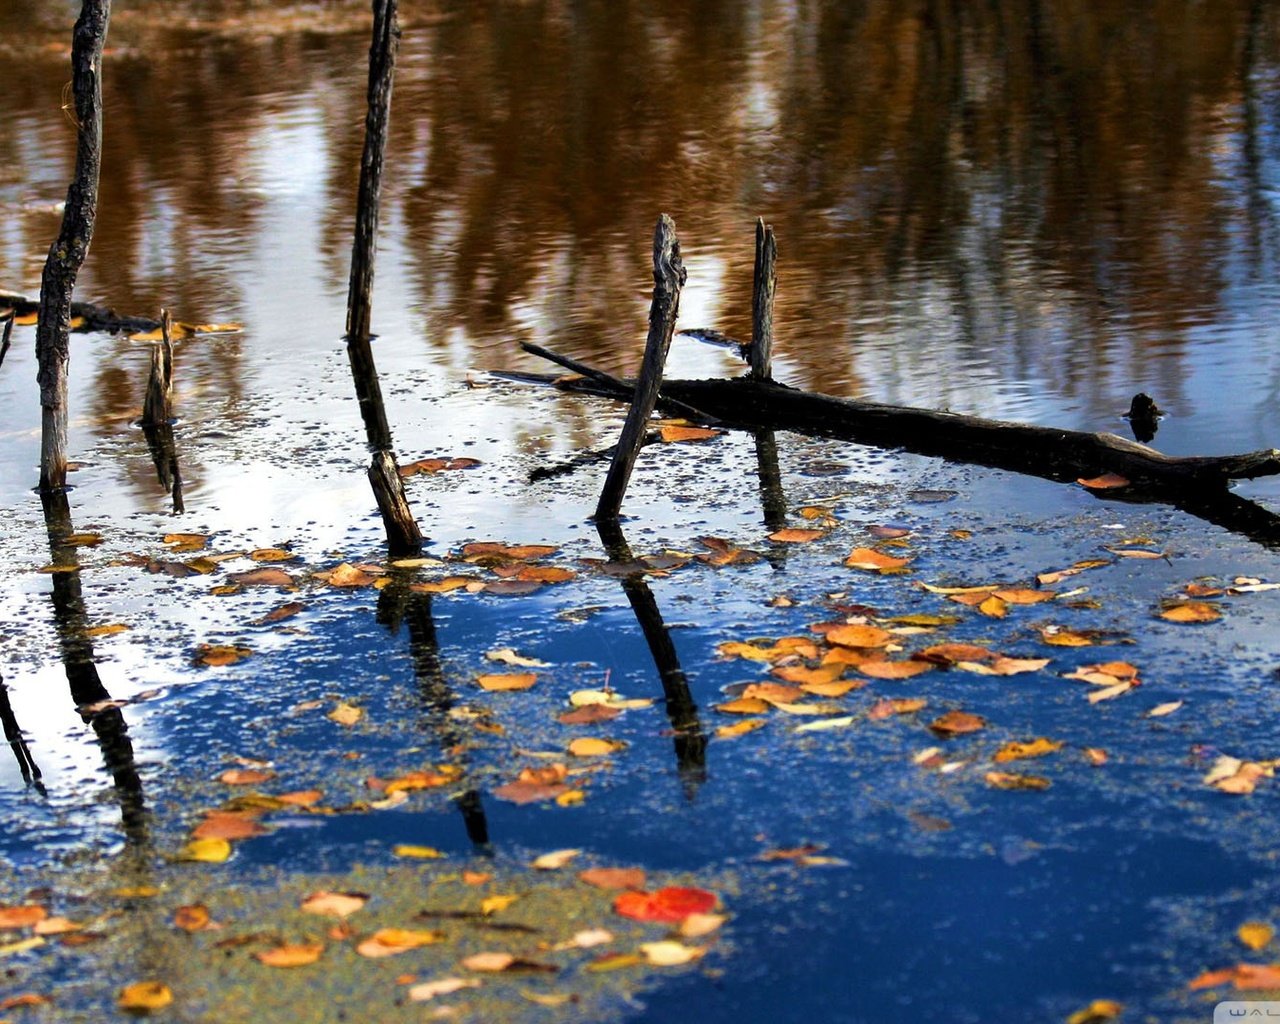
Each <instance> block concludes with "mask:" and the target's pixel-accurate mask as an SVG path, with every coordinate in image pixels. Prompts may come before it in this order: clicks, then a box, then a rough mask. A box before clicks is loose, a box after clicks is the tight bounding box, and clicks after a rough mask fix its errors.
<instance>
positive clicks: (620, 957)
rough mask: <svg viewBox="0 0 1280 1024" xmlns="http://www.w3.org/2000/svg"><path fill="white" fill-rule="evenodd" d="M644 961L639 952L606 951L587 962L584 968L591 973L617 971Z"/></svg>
mask: <svg viewBox="0 0 1280 1024" xmlns="http://www.w3.org/2000/svg"><path fill="white" fill-rule="evenodd" d="M642 963H644V957H642V956H641V955H640V954H639V953H606V954H605V955H604V956H602V957H598V958H597V959H595V960H592V961H591V962H590V963H588V964H587V966H586V970H588V971H591V972H592V973H593V974H598V973H601V972H604V971H619V970H622V969H623V968H625V967H637V966H639V965H640V964H642Z"/></svg>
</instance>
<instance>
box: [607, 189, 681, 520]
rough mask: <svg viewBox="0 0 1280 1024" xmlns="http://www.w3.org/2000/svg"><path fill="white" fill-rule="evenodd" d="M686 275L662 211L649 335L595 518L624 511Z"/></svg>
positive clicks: (656, 232)
mask: <svg viewBox="0 0 1280 1024" xmlns="http://www.w3.org/2000/svg"><path fill="white" fill-rule="evenodd" d="M685 277H686V273H685V269H684V263H683V262H682V261H681V259H680V242H679V240H678V239H677V238H676V226H675V222H674V221H673V220H672V219H671V218H670V217H668V216H667V215H666V214H665V213H664V214H662V215H661V216H660V217H659V218H658V224H657V227H656V228H655V229H654V232H653V300H652V302H651V303H650V305H649V336H648V338H647V339H646V341H645V349H644V359H643V361H642V362H641V365H640V383H639V386H638V387H637V388H636V390H635V396H634V398H633V399H632V402H631V409H630V410H629V411H628V413H627V419H626V422H625V423H624V424H623V426H622V436H621V437H620V438H619V440H618V449H617V451H616V452H614V456H613V461H612V462H611V463H610V464H609V472H608V475H607V476H606V477H605V481H604V487H603V488H602V489H601V491H600V500H599V502H597V504H596V518H597V519H616V518H617V517H618V512H619V511H620V510H621V508H622V497H623V495H624V494H625V493H626V491H627V483H628V482H629V481H630V480H631V471H632V470H633V469H634V468H635V464H636V456H637V455H638V454H639V452H640V447H641V445H642V444H643V443H644V432H645V425H646V424H647V423H648V422H649V417H650V416H651V415H653V409H654V406H655V405H656V404H657V401H658V390H659V388H660V387H661V385H662V368H663V366H664V365H665V364H666V361H667V352H668V350H669V349H670V348H671V337H672V335H673V334H674V333H675V326H676V316H677V315H678V314H679V312H680V289H681V288H682V287H684V282H685Z"/></svg>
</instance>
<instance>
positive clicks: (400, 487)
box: [369, 450, 422, 556]
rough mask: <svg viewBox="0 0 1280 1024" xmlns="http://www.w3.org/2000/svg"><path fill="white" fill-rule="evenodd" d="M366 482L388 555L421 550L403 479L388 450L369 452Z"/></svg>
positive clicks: (420, 541) (420, 535)
mask: <svg viewBox="0 0 1280 1024" xmlns="http://www.w3.org/2000/svg"><path fill="white" fill-rule="evenodd" d="M369 484H370V486H371V487H372V488H373V496H374V498H375V499H376V500H377V502H378V511H379V512H381V513H382V522H383V525H384V526H385V527H386V528H387V549H388V550H389V551H390V552H391V554H392V555H396V556H403V555H416V554H417V553H418V552H419V551H421V550H422V532H421V531H420V530H419V529H418V523H417V520H415V519H414V518H413V512H412V511H411V510H410V508H409V500H408V498H406V497H405V493H404V481H403V480H401V479H400V471H399V469H398V467H397V466H396V460H395V456H394V455H392V454H391V453H390V452H389V451H385V450H384V451H378V452H374V453H373V461H372V462H371V463H370V464H369Z"/></svg>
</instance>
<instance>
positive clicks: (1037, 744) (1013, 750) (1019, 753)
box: [992, 736, 1062, 764]
mask: <svg viewBox="0 0 1280 1024" xmlns="http://www.w3.org/2000/svg"><path fill="white" fill-rule="evenodd" d="M1061 749H1062V741H1061V740H1050V739H1045V738H1044V737H1043V736H1038V737H1037V738H1036V739H1034V740H1028V741H1027V742H1025V743H1018V742H1016V741H1015V742H1010V743H1006V744H1005V745H1004V746H1003V747H1001V748H1000V749H999V750H997V751H996V754H995V757H993V758H992V760H993V761H995V762H996V764H1003V763H1005V762H1006V761H1021V760H1023V759H1025V758H1029V757H1044V756H1045V755H1046V754H1052V753H1053V752H1054V751H1057V750H1061Z"/></svg>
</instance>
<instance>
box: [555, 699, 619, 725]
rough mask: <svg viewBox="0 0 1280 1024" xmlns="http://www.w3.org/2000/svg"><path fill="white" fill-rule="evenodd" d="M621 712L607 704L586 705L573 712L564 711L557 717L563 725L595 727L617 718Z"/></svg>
mask: <svg viewBox="0 0 1280 1024" xmlns="http://www.w3.org/2000/svg"><path fill="white" fill-rule="evenodd" d="M620 714H622V712H621V711H619V710H618V709H617V708H611V707H609V706H608V705H607V704H585V705H583V706H582V707H580V708H574V709H573V710H572V711H564V712H562V713H561V714H560V715H558V716H557V717H556V721H558V722H560V723H561V724H563V725H594V724H595V723H597V722H608V721H610V720H612V719H614V718H617V717H618V716H619V715H620Z"/></svg>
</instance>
